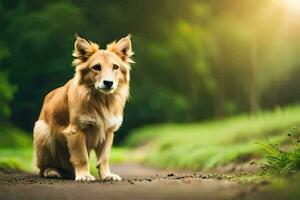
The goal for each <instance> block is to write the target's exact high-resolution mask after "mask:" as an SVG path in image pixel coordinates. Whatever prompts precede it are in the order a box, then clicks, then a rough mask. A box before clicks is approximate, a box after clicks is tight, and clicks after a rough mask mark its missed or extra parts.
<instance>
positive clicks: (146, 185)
mask: <svg viewBox="0 0 300 200" xmlns="http://www.w3.org/2000/svg"><path fill="white" fill-rule="evenodd" d="M112 171H113V172H114V173H116V174H119V175H120V176H121V177H122V178H123V180H122V181H119V182H113V181H101V180H96V181H93V182H75V181H74V180H65V179H64V180H63V179H45V178H40V177H39V176H38V175H37V174H30V173H22V172H14V173H0V200H15V199H24V200H26V199H30V200H34V199H38V200H48V199H49V200H53V199H54V200H61V199H62V200H65V199H66V200H67V199H72V200H77V199H83V200H87V199H89V200H93V199H109V200H113V199H124V200H125V199H130V200H133V199H142V200H148V199H149V200H154V199H173V200H177V199H185V200H187V199H208V200H210V199H211V200H219V199H220V200H229V199H230V200H231V199H244V198H247V199H249V198H250V199H251V197H253V198H254V197H257V195H258V194H260V193H261V189H260V188H262V187H261V185H257V184H253V183H251V184H250V183H241V182H239V181H238V180H237V179H235V178H233V177H232V176H230V175H221V174H202V173H187V172H184V173H183V172H177V171H158V170H154V169H151V168H147V167H144V166H139V165H129V164H128V165H118V166H113V167H112ZM258 188H259V189H258Z"/></svg>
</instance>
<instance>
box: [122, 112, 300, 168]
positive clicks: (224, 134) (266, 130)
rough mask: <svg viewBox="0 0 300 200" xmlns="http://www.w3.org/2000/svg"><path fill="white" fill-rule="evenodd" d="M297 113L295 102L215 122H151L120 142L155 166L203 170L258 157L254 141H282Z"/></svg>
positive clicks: (296, 124) (295, 124)
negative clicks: (142, 153) (267, 139)
mask: <svg viewBox="0 0 300 200" xmlns="http://www.w3.org/2000/svg"><path fill="white" fill-rule="evenodd" d="M299 115H300V106H296V107H287V108H284V109H276V110H274V111H272V112H262V113H259V114H258V115H255V116H248V115H242V116H238V117H233V118H229V119H226V120H221V121H217V122H205V123H199V124H197V123H195V124H161V125H155V126H153V125H151V126H146V127H143V128H139V129H136V130H134V131H133V132H131V134H130V135H129V138H127V139H126V140H125V143H124V144H125V145H128V146H131V147H138V148H139V149H140V151H142V152H144V162H146V163H148V164H150V165H153V166H156V167H161V168H180V169H190V170H199V169H206V170H207V169H211V168H215V167H221V166H226V165H227V164H229V163H244V162H249V161H250V160H252V159H254V158H261V157H262V156H263V151H261V149H260V148H258V147H257V146H256V145H255V144H254V141H257V140H261V139H263V138H265V137H269V139H270V141H271V142H272V143H278V144H282V143H284V142H285V141H286V138H285V137H284V136H283V135H282V134H281V133H282V132H283V131H285V130H286V129H289V128H290V127H299V126H300V120H299Z"/></svg>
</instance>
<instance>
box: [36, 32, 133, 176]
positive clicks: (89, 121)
mask: <svg viewBox="0 0 300 200" xmlns="http://www.w3.org/2000/svg"><path fill="white" fill-rule="evenodd" d="M72 55H73V56H74V57H75V58H74V60H73V65H74V66H75V75H74V77H73V78H72V79H71V80H69V81H68V82H67V83H66V84H65V85H64V86H62V87H60V88H57V89H55V90H53V91H51V92H50V93H49V94H48V95H47V96H46V97H45V100H44V104H43V107H42V110H41V113H40V116H39V119H38V121H37V122H36V123H35V126H34V131H33V132H34V133H33V134H34V146H35V151H36V158H37V167H38V168H39V169H40V175H41V176H44V177H50V178H53V177H56V178H60V177H75V180H94V179H95V178H94V177H93V176H92V175H91V174H90V170H89V162H88V159H89V152H90V151H91V150H95V152H96V156H97V160H98V165H97V167H98V169H99V176H100V178H101V179H109V180H121V178H120V177H119V176H118V175H116V174H113V173H111V172H110V169H109V163H108V162H109V153H110V149H111V146H112V142H113V137H114V132H115V131H117V130H118V128H119V127H120V126H121V124H122V120H123V110H124V106H125V103H126V100H127V98H128V95H129V81H130V74H129V72H130V63H132V62H133V61H132V59H131V56H132V55H133V52H132V47H131V40H130V35H129V36H127V37H125V38H122V39H120V40H119V41H118V42H113V43H111V44H109V45H107V48H106V49H100V48H99V45H97V44H96V43H93V42H91V41H88V40H85V39H83V38H81V37H79V36H76V41H75V44H74V51H73V54H72ZM107 80H109V82H111V83H112V84H111V85H109V87H108V88H107V87H106V85H105V84H104V83H105V81H107Z"/></svg>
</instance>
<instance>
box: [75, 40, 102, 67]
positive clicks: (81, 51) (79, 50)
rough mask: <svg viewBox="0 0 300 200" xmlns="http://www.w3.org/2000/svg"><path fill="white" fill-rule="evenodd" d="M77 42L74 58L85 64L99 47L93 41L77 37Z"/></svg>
mask: <svg viewBox="0 0 300 200" xmlns="http://www.w3.org/2000/svg"><path fill="white" fill-rule="evenodd" d="M75 38H76V41H75V44H74V51H73V54H72V55H73V56H74V57H75V58H76V60H77V61H78V62H80V61H81V62H85V61H86V60H87V59H88V58H89V57H90V56H91V55H93V53H95V52H96V51H98V50H99V46H98V45H97V44H96V43H94V42H91V41H88V40H86V39H84V38H81V37H79V35H77V34H76V35H75Z"/></svg>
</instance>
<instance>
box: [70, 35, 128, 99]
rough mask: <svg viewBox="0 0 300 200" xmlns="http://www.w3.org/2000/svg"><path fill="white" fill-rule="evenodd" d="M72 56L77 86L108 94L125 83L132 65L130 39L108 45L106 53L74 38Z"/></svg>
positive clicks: (126, 38)
mask: <svg viewBox="0 0 300 200" xmlns="http://www.w3.org/2000/svg"><path fill="white" fill-rule="evenodd" d="M72 55H73V56H74V57H75V59H74V61H73V65H74V66H75V67H76V74H78V75H79V78H80V80H79V81H80V84H85V85H87V86H88V87H91V88H93V89H96V90H99V91H100V92H102V93H104V94H112V93H114V91H115V90H116V89H117V88H118V87H119V86H120V85H122V84H128V83H129V79H130V76H129V70H130V63H133V61H132V59H131V56H132V55H133V52H132V47H131V39H130V35H128V36H127V37H124V38H122V39H120V40H119V41H117V42H112V43H111V44H109V45H107V47H106V49H100V48H99V46H98V45H97V44H96V43H94V42H91V41H88V40H86V39H84V38H81V37H79V36H78V35H77V36H76V41H75V44H74V51H73V54H72Z"/></svg>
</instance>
